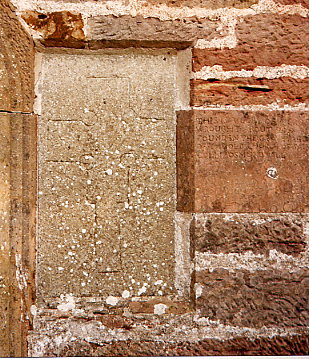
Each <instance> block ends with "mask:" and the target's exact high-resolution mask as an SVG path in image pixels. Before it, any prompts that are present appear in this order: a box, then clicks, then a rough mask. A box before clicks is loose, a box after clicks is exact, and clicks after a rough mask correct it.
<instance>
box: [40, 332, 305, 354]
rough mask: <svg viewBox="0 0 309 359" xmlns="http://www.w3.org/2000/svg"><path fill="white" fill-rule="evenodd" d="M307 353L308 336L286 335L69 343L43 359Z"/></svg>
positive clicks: (53, 350) (51, 351) (47, 352)
mask: <svg viewBox="0 0 309 359" xmlns="http://www.w3.org/2000/svg"><path fill="white" fill-rule="evenodd" d="M308 351H309V339H308V335H306V334H303V335H294V336H291V335H287V336H273V337H265V338H263V337H261V338H256V339H250V338H246V337H237V338H234V339H227V340H218V339H204V340H201V341H198V342H193V343H192V342H188V341H182V342H176V343H164V342H162V341H160V342H154V341H139V342H137V341H131V340H127V341H117V342H112V343H106V344H104V345H95V344H93V343H87V342H85V341H84V342H83V341H79V342H72V343H70V344H67V345H65V346H64V348H61V349H59V348H57V349H54V348H48V349H47V350H46V352H45V356H47V357H52V356H62V357H69V356H97V357H100V356H102V357H104V356H111V357H114V356H115V357H123V356H128V357H130V356H131V357H140V356H143V357H147V356H155V357H157V356H209V355H215V356H217V355H218V356H219V355H220V356H222V355H250V356H251V355H306V354H308Z"/></svg>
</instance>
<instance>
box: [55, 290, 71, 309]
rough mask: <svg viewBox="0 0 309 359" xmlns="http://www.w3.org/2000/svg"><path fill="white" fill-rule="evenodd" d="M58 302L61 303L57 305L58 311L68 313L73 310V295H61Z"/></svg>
mask: <svg viewBox="0 0 309 359" xmlns="http://www.w3.org/2000/svg"><path fill="white" fill-rule="evenodd" d="M60 301H61V303H60V304H59V305H57V309H58V310H61V311H62V312H68V311H69V310H73V309H75V299H74V297H73V295H71V294H66V295H63V294H61V296H60Z"/></svg>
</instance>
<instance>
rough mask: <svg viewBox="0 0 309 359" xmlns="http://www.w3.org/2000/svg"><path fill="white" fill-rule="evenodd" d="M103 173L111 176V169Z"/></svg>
mask: <svg viewBox="0 0 309 359" xmlns="http://www.w3.org/2000/svg"><path fill="white" fill-rule="evenodd" d="M105 173H106V174H107V175H109V176H110V175H112V174H113V170H111V169H108V170H106V171H105Z"/></svg>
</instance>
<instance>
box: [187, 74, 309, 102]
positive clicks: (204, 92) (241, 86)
mask: <svg viewBox="0 0 309 359" xmlns="http://www.w3.org/2000/svg"><path fill="white" fill-rule="evenodd" d="M308 86H309V79H304V80H296V79H291V78H281V79H274V80H268V79H255V78H247V79H243V78H233V79H231V80H217V79H215V78H214V79H210V80H191V106H207V105H215V104H218V105H267V104H270V103H274V102H280V103H281V104H282V105H283V104H284V105H285V104H289V105H293V104H297V103H304V102H309V95H308V92H307V88H308Z"/></svg>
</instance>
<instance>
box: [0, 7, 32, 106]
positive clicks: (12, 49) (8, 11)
mask: <svg viewBox="0 0 309 359" xmlns="http://www.w3.org/2000/svg"><path fill="white" fill-rule="evenodd" d="M33 66H34V49H33V42H32V40H31V39H30V38H29V36H28V35H27V34H26V33H25V31H24V30H23V28H22V27H21V25H20V23H19V21H18V19H17V17H16V15H15V13H14V11H13V6H12V5H11V4H10V2H9V1H8V0H3V1H1V4H0V110H6V111H24V112H30V111H32V105H33V98H34V91H33V90H34V89H33V81H34V72H33Z"/></svg>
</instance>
